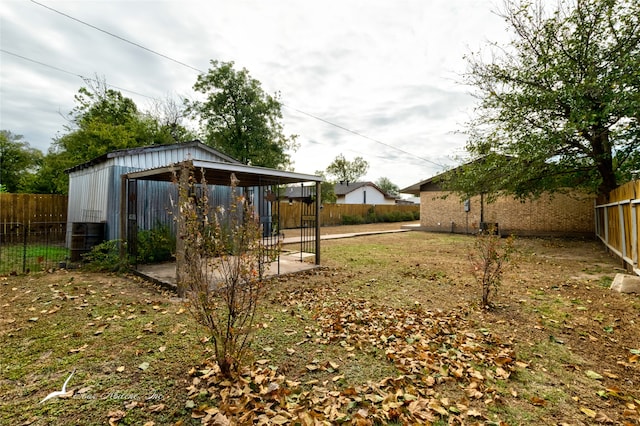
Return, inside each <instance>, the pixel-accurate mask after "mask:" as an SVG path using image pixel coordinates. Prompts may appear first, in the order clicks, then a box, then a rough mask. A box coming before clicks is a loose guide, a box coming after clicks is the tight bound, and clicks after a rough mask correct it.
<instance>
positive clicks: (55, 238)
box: [0, 194, 68, 275]
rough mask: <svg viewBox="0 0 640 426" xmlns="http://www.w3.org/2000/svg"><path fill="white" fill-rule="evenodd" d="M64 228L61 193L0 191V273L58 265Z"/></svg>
mask: <svg viewBox="0 0 640 426" xmlns="http://www.w3.org/2000/svg"><path fill="white" fill-rule="evenodd" d="M66 228H67V197H66V196H65V195H40V194H0V275H4V274H15V273H25V272H29V271H36V270H38V271H40V270H47V269H50V268H55V267H58V266H59V265H60V264H61V263H63V262H65V261H66V259H67V256H68V250H67V249H66V248H65V238H66Z"/></svg>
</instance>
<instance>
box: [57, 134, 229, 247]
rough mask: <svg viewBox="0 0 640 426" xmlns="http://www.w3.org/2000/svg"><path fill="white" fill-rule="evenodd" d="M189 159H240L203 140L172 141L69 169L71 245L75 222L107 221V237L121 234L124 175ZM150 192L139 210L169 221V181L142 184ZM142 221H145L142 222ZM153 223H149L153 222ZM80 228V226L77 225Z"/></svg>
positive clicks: (126, 151)
mask: <svg viewBox="0 0 640 426" xmlns="http://www.w3.org/2000/svg"><path fill="white" fill-rule="evenodd" d="M188 159H199V160H208V161H217V162H226V163H230V164H240V163H239V162H238V161H237V160H235V159H233V158H231V157H229V156H228V155H225V154H223V153H221V152H219V151H217V150H215V149H213V148H210V147H208V146H206V145H204V144H203V143H201V142H200V141H197V140H195V141H192V142H187V143H180V144H172V145H153V146H147V147H140V148H131V149H123V150H118V151H113V152H109V153H107V154H104V155H102V156H100V157H97V158H95V159H93V160H91V161H88V162H86V163H83V164H79V165H77V166H75V167H73V168H71V169H69V170H67V173H68V174H69V201H68V208H67V246H68V247H71V246H72V244H71V243H72V235H73V229H74V226H73V224H74V223H80V224H84V223H94V224H103V225H104V228H105V229H104V238H105V239H107V240H116V239H119V238H120V227H119V223H120V208H119V207H120V182H121V176H122V175H123V174H127V173H130V172H134V171H138V170H145V169H151V168H156V167H161V166H166V165H168V164H172V163H178V162H181V161H184V160H188ZM138 189H139V190H140V192H143V193H145V194H146V197H145V199H144V200H141V202H144V203H146V204H145V205H141V206H139V211H146V212H148V214H149V215H154V218H153V219H152V218H151V217H149V220H156V219H157V220H160V221H169V220H170V218H169V217H168V216H166V209H165V208H164V205H159V204H158V202H159V201H160V202H164V201H163V200H164V199H165V197H166V194H167V191H171V190H172V189H171V184H170V183H168V182H154V181H148V182H147V183H141V184H140V185H139V188H138ZM141 224H142V222H141ZM152 225H153V223H150V224H148V225H146V226H152ZM76 228H77V227H76Z"/></svg>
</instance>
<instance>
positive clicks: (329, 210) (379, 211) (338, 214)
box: [280, 202, 420, 229]
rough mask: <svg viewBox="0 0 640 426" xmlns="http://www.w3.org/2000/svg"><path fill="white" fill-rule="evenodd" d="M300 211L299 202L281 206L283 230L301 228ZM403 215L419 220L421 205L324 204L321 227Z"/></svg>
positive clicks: (284, 203) (321, 211)
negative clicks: (346, 221) (411, 215)
mask: <svg viewBox="0 0 640 426" xmlns="http://www.w3.org/2000/svg"><path fill="white" fill-rule="evenodd" d="M300 209H301V204H300V203H299V202H294V203H292V204H289V203H287V202H283V203H281V204H280V224H281V226H282V229H290V228H298V227H299V226H300V215H301V210H300ZM403 214H404V215H405V216H408V215H409V214H413V215H414V217H415V218H416V220H417V218H418V216H419V214H420V205H419V204H414V205H394V204H389V205H385V204H381V205H376V206H373V205H369V204H324V205H323V206H322V208H321V209H320V226H336V225H342V224H343V223H344V220H345V219H347V220H350V219H353V218H357V217H362V218H364V217H366V216H367V215H377V216H384V215H387V216H388V217H389V216H393V215H403Z"/></svg>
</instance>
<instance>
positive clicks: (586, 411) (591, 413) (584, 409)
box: [580, 407, 596, 419]
mask: <svg viewBox="0 0 640 426" xmlns="http://www.w3.org/2000/svg"><path fill="white" fill-rule="evenodd" d="M580 411H582V412H583V413H584V414H585V415H586V416H587V417H590V418H592V419H595V418H596V412H595V411H593V410H592V409H590V408H587V407H580Z"/></svg>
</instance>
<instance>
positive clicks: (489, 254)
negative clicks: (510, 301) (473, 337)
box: [469, 228, 515, 308]
mask: <svg viewBox="0 0 640 426" xmlns="http://www.w3.org/2000/svg"><path fill="white" fill-rule="evenodd" d="M513 244H514V237H513V236H510V237H509V238H506V239H502V238H501V237H500V235H497V234H496V233H495V232H494V229H493V228H489V229H488V230H487V232H481V233H479V234H478V235H477V236H476V239H475V241H474V244H473V246H472V247H471V249H470V250H469V261H470V263H471V273H472V274H473V277H474V278H475V280H476V282H477V283H478V284H480V286H481V289H482V306H483V307H485V308H489V307H491V300H490V299H491V297H492V295H493V293H496V292H497V291H498V287H499V286H500V284H501V282H502V274H503V272H504V269H505V267H506V266H507V263H508V262H509V261H510V260H511V255H512V254H513V252H514V250H515V249H514V246H513Z"/></svg>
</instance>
